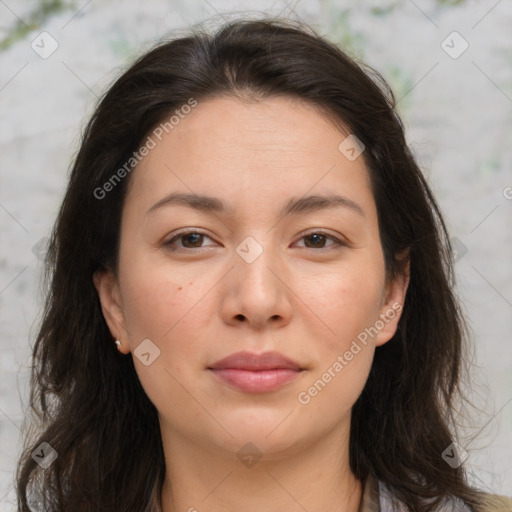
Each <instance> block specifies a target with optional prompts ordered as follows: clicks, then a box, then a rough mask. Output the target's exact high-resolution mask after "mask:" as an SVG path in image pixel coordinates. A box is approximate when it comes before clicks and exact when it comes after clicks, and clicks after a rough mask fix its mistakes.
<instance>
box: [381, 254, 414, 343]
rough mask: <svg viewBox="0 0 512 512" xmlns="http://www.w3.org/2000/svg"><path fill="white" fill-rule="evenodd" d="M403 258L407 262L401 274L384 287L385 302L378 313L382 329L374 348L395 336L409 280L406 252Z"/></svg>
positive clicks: (408, 264)
mask: <svg viewBox="0 0 512 512" xmlns="http://www.w3.org/2000/svg"><path fill="white" fill-rule="evenodd" d="M402 256H404V255H402ZM404 257H405V258H407V260H404V263H403V267H402V272H401V273H400V274H399V275H398V276H396V277H395V278H394V279H393V280H392V281H390V282H389V283H388V285H387V286H386V295H385V301H384V304H383V305H382V308H381V313H380V320H381V323H380V324H379V325H380V326H382V329H379V333H378V334H377V336H376V337H375V345H376V346H381V345H384V343H386V342H387V341H389V340H390V339H391V338H392V337H393V336H394V335H395V333H396V330H397V328H398V322H399V320H400V317H401V316H402V311H403V309H404V304H405V297H406V294H407V289H408V287H409V279H410V262H409V259H408V251H407V254H406V255H405V256H404Z"/></svg>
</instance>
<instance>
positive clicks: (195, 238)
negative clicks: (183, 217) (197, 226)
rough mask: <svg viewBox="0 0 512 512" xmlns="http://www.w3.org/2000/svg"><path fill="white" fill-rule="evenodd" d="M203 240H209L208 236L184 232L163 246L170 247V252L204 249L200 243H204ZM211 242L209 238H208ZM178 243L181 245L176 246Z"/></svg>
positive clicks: (195, 232) (194, 232)
mask: <svg viewBox="0 0 512 512" xmlns="http://www.w3.org/2000/svg"><path fill="white" fill-rule="evenodd" d="M204 238H210V237H209V236H208V235H205V234H204V233H199V232H197V231H184V232H182V233H178V234H177V235H176V236H174V237H173V238H171V239H170V240H169V241H168V242H165V244H164V245H165V246H167V247H170V248H171V249H172V250H175V249H201V248H202V247H204V246H203V245H202V243H203V242H204ZM210 240H211V238H210ZM178 241H180V242H181V244H179V245H176V243H177V242H178Z"/></svg>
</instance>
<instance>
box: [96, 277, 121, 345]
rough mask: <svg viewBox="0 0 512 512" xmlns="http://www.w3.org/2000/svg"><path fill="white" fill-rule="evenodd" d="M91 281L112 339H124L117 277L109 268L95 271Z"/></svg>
mask: <svg viewBox="0 0 512 512" xmlns="http://www.w3.org/2000/svg"><path fill="white" fill-rule="evenodd" d="M93 283H94V286H95V288H96V291H97V293H98V297H99V299H100V303H101V311H102V313H103V317H104V318H105V321H106V322H107V325H108V328H109V329H110V334H112V337H113V338H114V339H123V340H126V339H127V336H126V329H125V321H124V315H123V310H122V304H121V297H120V293H119V286H118V284H117V279H116V277H115V275H114V273H113V272H112V271H111V270H106V271H97V272H95V273H94V275H93Z"/></svg>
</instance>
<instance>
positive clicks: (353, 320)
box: [304, 264, 384, 353]
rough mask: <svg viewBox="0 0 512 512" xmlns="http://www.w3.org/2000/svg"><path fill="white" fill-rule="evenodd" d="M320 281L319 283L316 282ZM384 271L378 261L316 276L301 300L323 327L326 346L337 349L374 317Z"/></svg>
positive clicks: (347, 343)
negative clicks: (307, 305)
mask: <svg viewBox="0 0 512 512" xmlns="http://www.w3.org/2000/svg"><path fill="white" fill-rule="evenodd" d="M319 285H322V286H319ZM383 286H384V274H383V272H381V271H380V267H379V266H378V265H375V264H372V265H368V266H361V267H360V268H358V267H357V266H352V267H347V268H346V269H345V270H343V271H340V272H338V273H335V272H333V273H331V274H330V275H329V276H326V277H325V278H323V282H322V281H321V280H320V281H319V280H316V283H315V288H314V290H316V291H314V292H310V293H308V295H307V298H306V299H305V300H304V302H306V303H308V301H309V304H311V309H312V310H313V309H314V312H315V313H316V315H317V316H318V317H319V318H320V319H321V320H322V323H323V325H324V327H325V329H324V331H325V336H324V339H325V340H326V350H327V351H328V352H331V353H332V352H335V353H337V352H339V351H340V350H343V349H344V348H345V347H346V346H349V345H350V343H351V341H352V340H353V339H355V338H356V337H357V335H358V334H359V333H360V332H362V331H364V329H365V328H367V327H369V326H371V325H373V324H374V323H375V321H376V320H377V319H378V316H379V312H380V307H381V300H382V292H383Z"/></svg>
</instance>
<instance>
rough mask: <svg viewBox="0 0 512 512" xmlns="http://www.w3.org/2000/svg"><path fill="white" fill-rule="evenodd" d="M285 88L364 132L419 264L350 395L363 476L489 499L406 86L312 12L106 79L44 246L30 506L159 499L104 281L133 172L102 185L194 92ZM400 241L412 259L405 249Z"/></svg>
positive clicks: (157, 457)
mask: <svg viewBox="0 0 512 512" xmlns="http://www.w3.org/2000/svg"><path fill="white" fill-rule="evenodd" d="M278 95H281V96H283V95H284V96H292V97H296V98H299V99H301V100H303V101H304V102H307V103H309V104H311V105H313V106H314V107H315V108H317V109H319V111H321V112H322V113H324V114H325V115H326V116H329V117H330V118H331V119H333V120H335V121H336V122H337V123H339V125H340V129H342V128H344V129H346V128H348V129H349V130H350V132H351V133H353V134H355V135H356V137H357V138H358V139H359V140H360V141H362V142H363V144H364V146H365V148H366V149H365V152H364V153H363V158H364V161H365V164H366V167H367V169H368V172H369V175H370V179H371V186H372V191H373V195H374V199H375V202H376V206H377V213H378V222H379V231H380V237H381V243H382V248H383V252H384V258H385V267H386V275H387V277H388V278H392V277H395V276H399V275H400V274H401V273H403V272H404V268H405V267H404V265H405V264H406V263H407V262H408V263H409V264H410V283H409V288H408V291H407V295H406V300H405V304H404V309H403V314H402V317H401V319H400V322H399V325H398V329H397V332H396V334H395V335H394V337H393V338H392V339H391V340H390V341H389V342H387V343H386V344H384V345H383V346H381V347H378V348H377V349H376V352H375V356H374V360H373V365H372V368H371V371H370V374H369V378H368V380H367V382H366V385H365V387H364V390H363V392H362V393H361V395H360V396H359V398H358V400H357V402H356V403H355V404H354V406H353V409H352V420H351V422H352V423H351V432H350V451H349V454H350V467H351V470H352V471H353V473H354V474H355V476H356V477H357V478H359V479H361V480H362V481H365V479H366V478H367V477H368V475H369V474H370V473H373V474H374V475H375V476H376V477H377V478H378V479H380V480H381V481H382V482H384V483H385V484H386V485H387V486H388V488H389V489H390V490H391V491H392V493H393V496H395V497H396V498H397V499H399V500H401V501H402V502H403V503H404V504H405V505H406V506H407V507H408V508H409V509H410V510H411V511H418V512H426V511H427V510H432V509H433V508H434V507H435V505H436V504H438V503H440V502H441V500H442V499H443V498H445V497H448V496H450V495H452V496H456V497H459V498H460V499H462V500H463V501H464V502H465V503H467V504H468V505H470V506H471V507H473V510H476V511H478V510H480V506H481V501H480V494H479V491H477V490H476V489H473V488H472V487H471V486H470V485H469V484H468V482H467V477H466V475H465V472H464V469H463V466H460V467H458V468H452V467H450V465H448V464H447V463H446V462H445V460H443V458H442V453H443V451H444V450H445V449H446V448H447V447H448V446H449V445H450V444H451V443H452V441H453V440H454V439H455V435H456V432H455V425H456V421H455V418H454V413H455V405H454V404H455V403H456V400H458V399H459V398H460V397H461V396H462V394H461V393H462V391H461V372H462V369H463V362H464V360H465V359H464V355H465V340H466V339H467V338H468V336H467V328H466V324H465V321H464V318H463V315H462V313H461V309H460V306H459V304H458V302H457V299H456V297H455V294H454V292H453V259H452V255H451V250H450V243H449V239H448V235H447V230H446V226H445V224H444V221H443V218H442V215H441V213H440V209H439V207H438V205H437V204H436V201H435V199H434V197H433V194H432V192H431V190H430V188H429V186H428V184H427V182H426V180H425V178H424V177H423V176H422V173H421V171H420V169H419V167H418V165H417V163H416V162H415V159H414V157H413V154H412V152H411V150H410V148H409V147H408V145H407V144H406V140H405V136H404V126H403V124H402V122H401V120H400V117H399V115H398V114H397V112H396V110H395V107H396V100H395V97H394V94H393V92H392V90H391V89H390V87H389V85H388V84H387V83H386V81H385V80H384V78H383V77H382V76H381V75H380V74H379V73H378V72H377V71H375V70H374V69H372V68H371V67H369V66H367V65H365V64H363V63H359V62H356V61H355V60H354V59H353V58H351V57H349V56H348V55H347V54H346V53H345V52H344V51H342V50H341V49H340V48H338V47H337V46H336V45H335V44H334V43H332V42H330V41H329V40H328V39H326V38H325V37H324V36H321V35H319V34H318V33H317V32H316V31H315V30H314V29H312V28H311V27H309V26H307V25H305V24H303V23H299V22H291V21H286V20H279V19H268V18H261V19H258V20H236V21H231V22H228V23H226V24H224V25H223V26H222V27H220V28H219V29H217V30H216V31H214V32H213V33H211V32H208V31H206V30H204V29H199V28H197V27H196V28H194V29H192V30H191V31H190V32H189V33H187V34H185V35H183V36H182V37H179V38H174V39H173V40H170V41H165V42H160V43H159V44H158V45H156V46H155V47H154V48H152V49H151V50H150V51H148V52H146V53H145V54H144V55H142V56H141V57H140V58H139V59H138V60H137V61H136V62H135V63H133V64H132V65H131V66H130V67H129V68H128V69H127V70H126V71H125V72H123V73H122V75H121V76H120V77H119V78H118V79H117V80H116V81H115V82H114V83H113V85H111V86H110V87H109V89H108V90H107V92H106V93H105V94H104V96H103V97H102V99H101V101H100V102H99V103H98V105H97V107H96V109H95V111H94V113H93V115H92V117H91V119H90V121H89V122H88V124H87V126H86V128H85V130H84V133H83V137H82V142H81V146H80V149H79V151H78V153H77V155H76V158H75V161H74V165H73V167H72V169H71V173H70V179H69V184H68V187H67V190H66V193H65V196H64V199H63V202H62V205H61V208H60V211H59V213H58V216H57V219H56V222H55V225H54V228H53V231H52V233H51V237H50V243H49V250H48V253H47V255H46V261H45V268H46V271H45V284H46V294H47V295H46V302H45V306H44V311H43V317H42V320H41V323H40V327H39V331H38V334H37V338H36V340H35V344H34V347H33V354H32V358H33V366H32V372H31V381H30V385H31V387H30V410H31V412H32V413H33V416H34V417H33V418H32V420H33V421H34V422H35V421H36V420H37V423H38V425H37V428H34V435H33V436H31V438H30V439H29V438H28V436H27V439H26V443H25V446H24V450H23V453H22V455H21V457H20V460H19V461H18V467H17V474H16V484H17V498H18V507H19V512H29V511H30V508H29V507H30V505H31V503H44V507H45V508H44V510H52V511H54V512H64V511H73V512H89V511H91V512H92V511H94V512H98V511H100V510H101V511H122V512H140V511H142V510H147V511H149V510H151V509H152V508H151V507H152V503H154V500H155V496H158V497H159V492H160V489H161V485H162V482H163V478H164V475H165V460H164V453H163V448H162V440H161V434H160V427H159V421H158V416H157V410H156V408H155V407H154V405H153V404H152V403H151V402H150V400H149V399H148V397H147V395H146V394H145V392H144V390H143V388H142V386H141V384H140V382H139V379H138V377H137V373H136V371H135V367H134V364H133V360H132V357H131V355H128V356H123V355H121V354H120V353H119V352H118V351H117V349H116V346H115V345H114V343H113V342H112V341H113V340H112V336H111V333H110V331H109V329H108V327H107V325H106V322H105V320H104V318H103V315H102V312H101V308H100V302H99V298H98V295H97V292H96V289H95V287H94V284H93V279H92V277H93V274H94V273H95V272H96V271H102V270H105V269H109V268H110V269H112V270H114V271H115V270H116V269H117V263H118V250H119V238H120V236H119V235H120V221H121V211H122V206H123V201H124V197H125V195H126V187H127V185H128V183H129V181H130V176H129V175H128V174H129V173H127V175H126V176H125V177H124V179H122V180H120V181H119V183H116V184H115V186H112V187H111V188H112V190H110V191H109V194H108V196H107V197H103V198H101V197H98V196H100V195H101V194H99V193H98V192H97V191H98V190H99V189H101V188H102V187H104V184H105V183H106V182H108V181H109V180H110V179H111V177H112V175H113V174H114V173H115V172H116V171H117V170H118V169H120V168H122V166H123V165H124V164H125V163H126V162H127V161H129V159H130V158H131V157H132V156H133V154H134V152H137V150H138V149H139V148H140V147H141V144H142V143H143V142H144V140H145V138H146V137H147V135H148V134H149V133H150V131H151V130H152V129H153V128H154V127H155V126H157V125H158V124H159V123H160V122H162V121H163V120H166V119H168V118H169V116H170V115H172V113H173V112H175V111H176V110H177V109H179V108H180V107H181V106H182V105H185V104H187V102H188V101H189V100H190V98H194V99H195V100H197V101H201V100H204V99H207V98H212V97H216V96H228V97H244V98H247V97H250V98H253V99H255V100H257V101H260V100H264V99H265V98H269V97H273V96H278ZM95 191H96V192H95ZM404 252H405V253H407V252H408V259H407V260H404V259H400V258H398V257H397V255H399V254H403V253H404ZM27 421H28V418H27ZM127 427H128V428H127ZM43 442H46V443H48V444H49V445H50V446H51V447H52V448H53V450H55V451H56V452H57V454H58V456H57V458H56V459H55V460H54V461H53V462H52V463H51V465H50V466H49V467H47V468H46V469H42V468H41V466H40V465H39V464H38V463H37V462H36V460H35V458H33V457H32V456H31V454H32V452H33V451H34V449H36V448H37V447H39V445H40V444H41V443H43Z"/></svg>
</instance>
